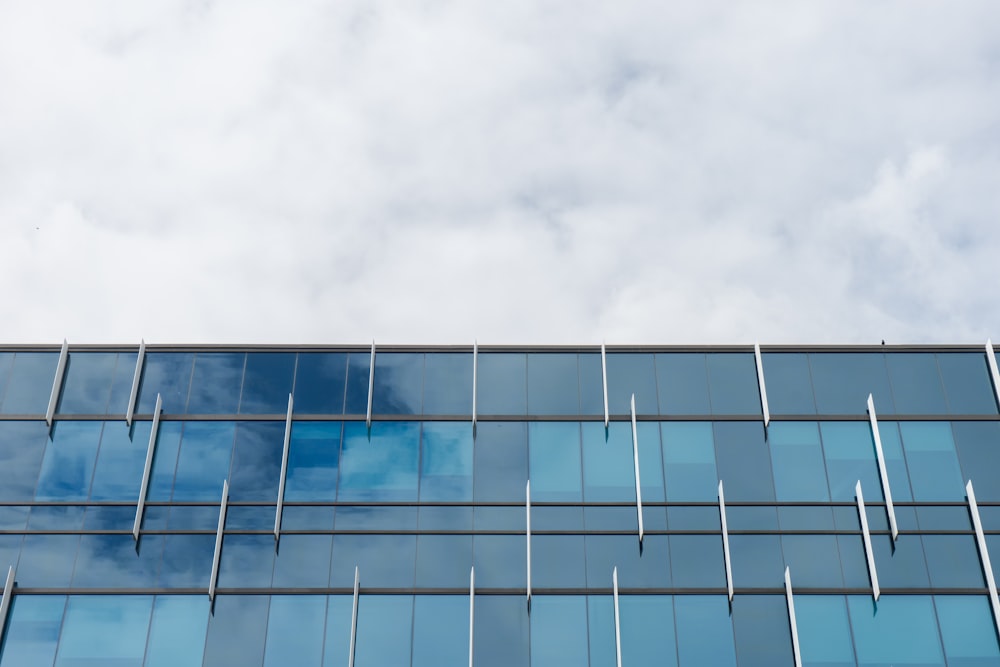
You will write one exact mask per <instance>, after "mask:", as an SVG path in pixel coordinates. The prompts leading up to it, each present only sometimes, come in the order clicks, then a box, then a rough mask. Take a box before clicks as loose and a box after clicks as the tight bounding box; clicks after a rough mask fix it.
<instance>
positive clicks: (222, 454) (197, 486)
mask: <svg viewBox="0 0 1000 667" xmlns="http://www.w3.org/2000/svg"><path fill="white" fill-rule="evenodd" d="M235 432H236V425H235V424H234V423H233V422H186V423H185V424H184V435H183V437H182V440H181V448H180V454H179V455H178V458H177V475H176V478H175V480H174V500H208V501H215V502H218V501H219V500H220V499H221V498H222V482H223V480H225V479H227V478H228V477H229V462H230V459H231V458H232V453H233V438H234V436H235Z"/></svg>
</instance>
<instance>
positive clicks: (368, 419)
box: [365, 340, 375, 428]
mask: <svg viewBox="0 0 1000 667" xmlns="http://www.w3.org/2000/svg"><path fill="white" fill-rule="evenodd" d="M374 393H375V341H374V340H372V356H371V360H370V361H369V362H368V413H367V415H366V416H365V424H366V425H367V426H368V428H371V427H372V396H373V394H374Z"/></svg>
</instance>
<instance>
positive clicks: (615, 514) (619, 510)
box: [583, 505, 645, 532]
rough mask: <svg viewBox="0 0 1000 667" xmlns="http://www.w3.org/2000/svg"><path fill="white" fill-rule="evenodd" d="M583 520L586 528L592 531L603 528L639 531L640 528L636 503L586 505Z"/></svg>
mask: <svg viewBox="0 0 1000 667" xmlns="http://www.w3.org/2000/svg"><path fill="white" fill-rule="evenodd" d="M644 520H645V517H644ZM583 521H584V526H585V527H586V529H587V530H588V531H591V532H594V531H601V530H612V531H617V530H634V531H636V532H638V530H639V521H638V518H637V517H636V511H635V505H633V506H632V507H628V506H624V507H585V508H584V509H583Z"/></svg>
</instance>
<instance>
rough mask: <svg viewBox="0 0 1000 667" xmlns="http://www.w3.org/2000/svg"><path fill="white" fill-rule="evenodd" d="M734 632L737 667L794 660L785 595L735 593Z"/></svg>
mask: <svg viewBox="0 0 1000 667" xmlns="http://www.w3.org/2000/svg"><path fill="white" fill-rule="evenodd" d="M733 632H734V634H735V635H736V655H737V657H738V658H739V665H740V667H774V666H775V665H791V664H794V661H793V659H792V636H791V633H790V631H789V626H788V606H787V604H786V602H785V596H784V595H737V596H736V597H735V598H733Z"/></svg>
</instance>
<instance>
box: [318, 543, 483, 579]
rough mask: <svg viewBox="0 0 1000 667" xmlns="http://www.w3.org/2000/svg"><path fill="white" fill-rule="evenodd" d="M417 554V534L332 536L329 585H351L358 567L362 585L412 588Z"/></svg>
mask: <svg viewBox="0 0 1000 667" xmlns="http://www.w3.org/2000/svg"><path fill="white" fill-rule="evenodd" d="M416 556H417V536H416V535H343V534H337V535H334V536H333V558H332V559H331V567H330V586H332V587H335V588H336V587H340V586H343V587H351V586H353V585H354V568H355V566H359V567H360V568H361V569H360V575H361V585H362V586H370V587H374V588H408V587H411V586H413V573H414V565H415V561H416ZM477 569H478V568H477Z"/></svg>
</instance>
